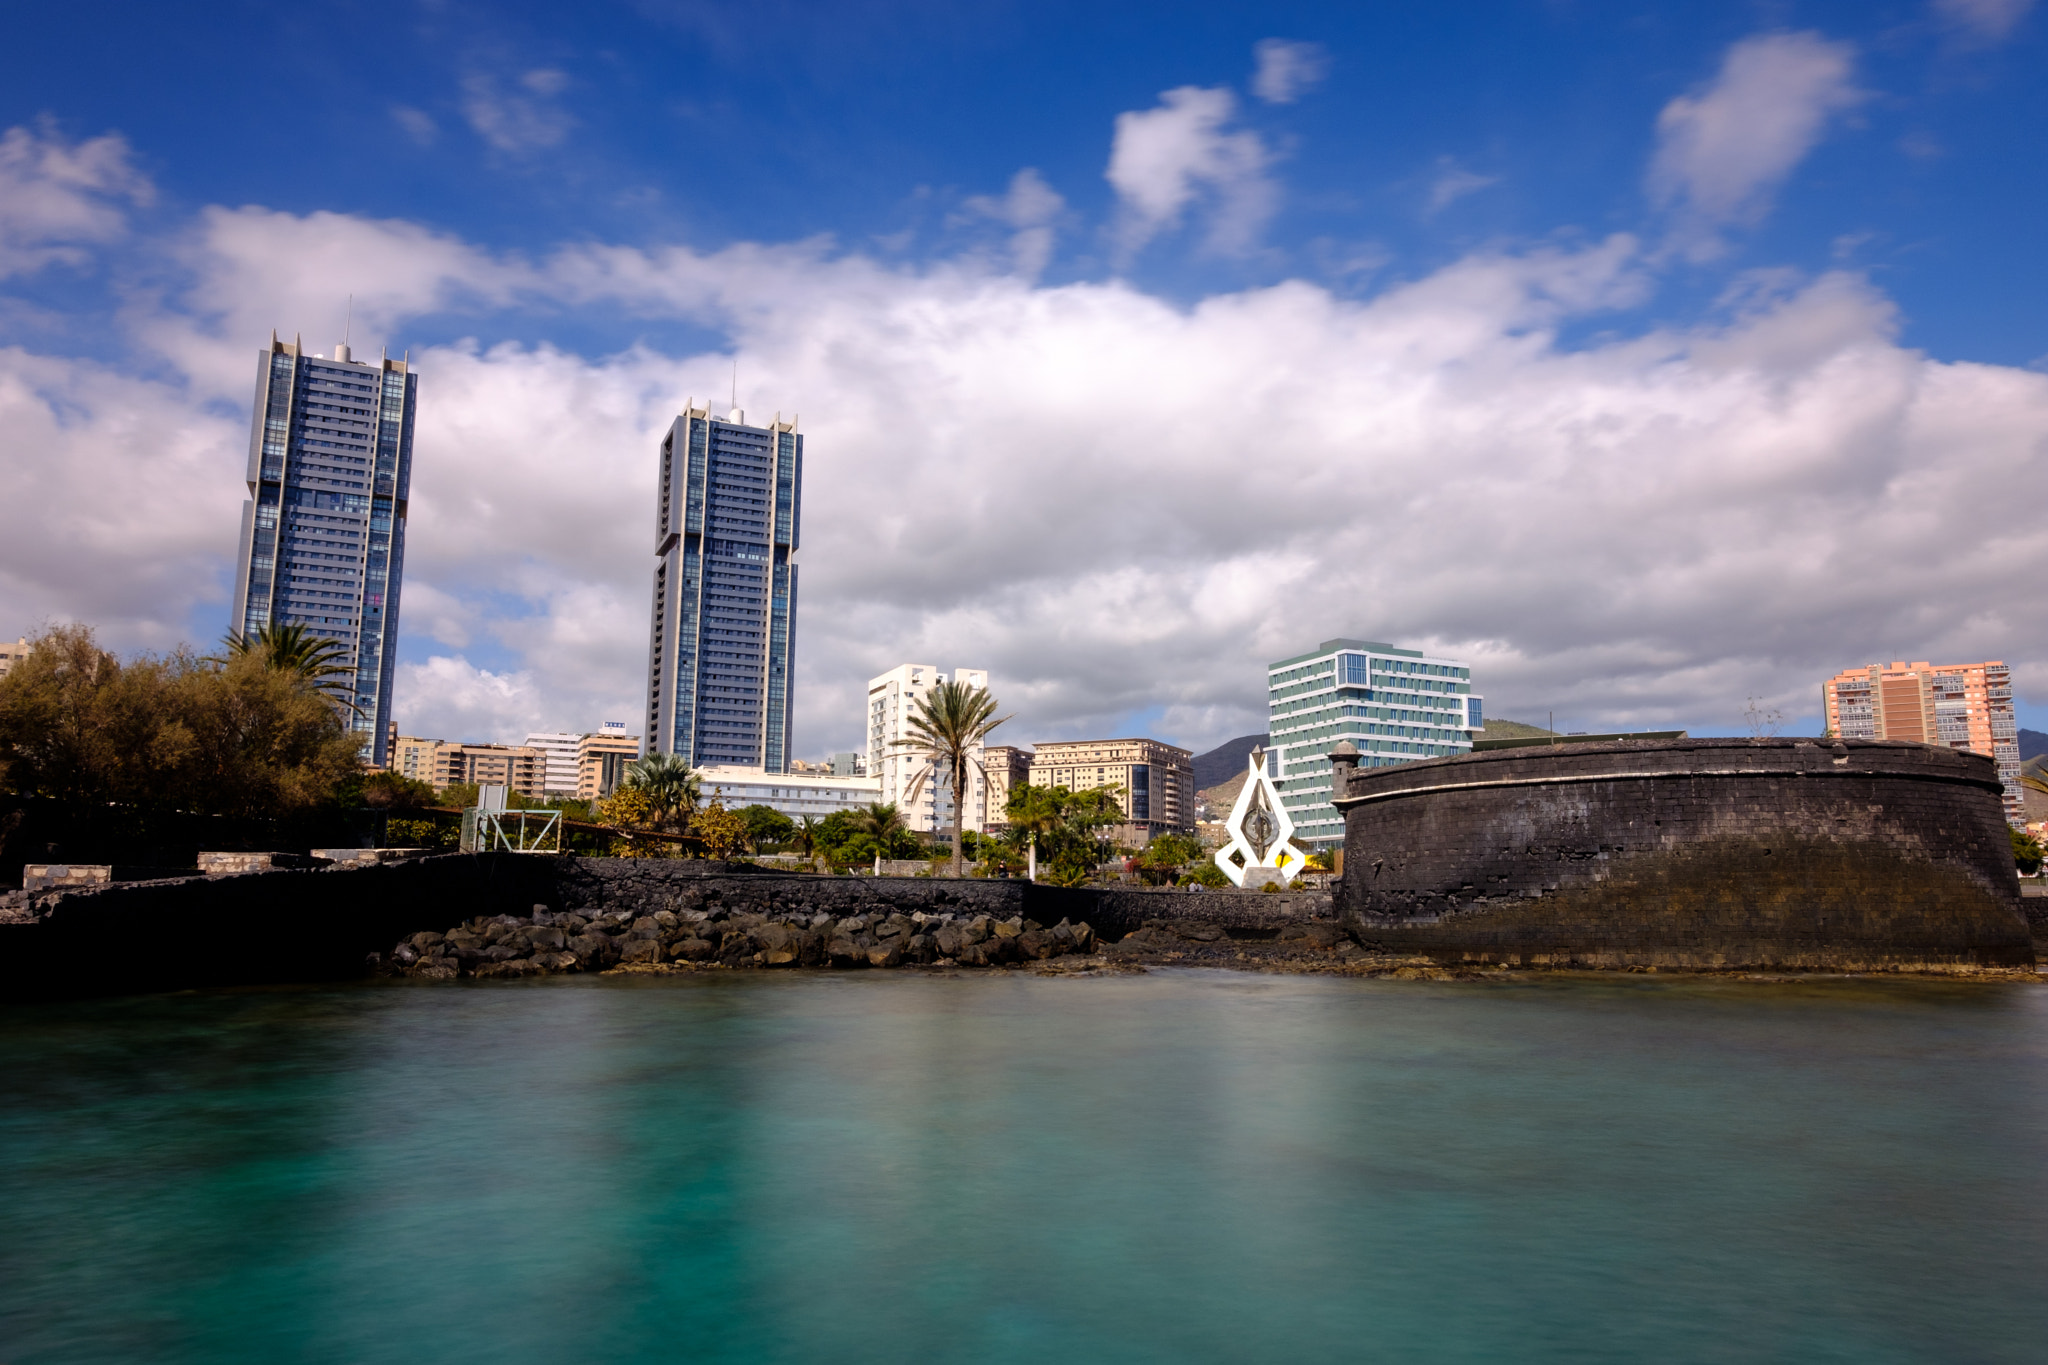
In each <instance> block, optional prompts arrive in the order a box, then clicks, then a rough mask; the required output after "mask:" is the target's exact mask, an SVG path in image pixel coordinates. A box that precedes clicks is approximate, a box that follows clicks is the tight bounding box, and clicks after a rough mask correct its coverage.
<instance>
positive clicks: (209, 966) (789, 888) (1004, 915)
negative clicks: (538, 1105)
mask: <svg viewBox="0 0 2048 1365" xmlns="http://www.w3.org/2000/svg"><path fill="white" fill-rule="evenodd" d="M32 905H33V907H34V909H35V911H36V917H35V918H34V919H33V920H32V921H30V922H23V923H0V1001H6V1000H23V999H50V998H62V997H67V996H84V995H120V994H130V993H138V992H145V991H165V990H183V989H190V988H194V987H204V986H241V985H266V984H282V983H287V982H304V981H336V980H345V979H348V978H351V977H358V976H362V975H364V974H365V973H366V971H367V961H368V959H369V956H370V955H371V954H373V953H387V952H389V951H390V949H391V946H392V944H394V943H396V942H397V941H399V940H400V939H402V938H405V937H407V936H409V935H412V934H416V933H420V932H422V931H429V930H431V931H434V932H437V933H445V932H446V931H447V930H449V929H451V928H453V927H454V926H455V925H457V924H458V923H460V922H462V921H464V920H469V919H474V918H476V917H478V916H490V915H519V916H525V915H530V914H531V912H532V911H533V910H534V909H535V908H536V907H540V908H543V909H546V910H548V911H550V912H560V911H565V910H573V911H586V910H597V911H620V912H626V913H630V914H634V915H642V914H653V913H655V912H657V911H661V910H671V911H683V910H702V909H706V908H710V907H714V906H715V907H717V908H721V909H724V910H728V911H734V912H741V913H764V914H789V913H795V912H802V913H806V914H816V913H824V914H830V915H834V916H847V915H865V914H873V913H875V912H877V911H880V912H883V913H889V912H897V911H900V912H902V913H905V914H908V913H910V912H912V911H918V910H922V911H925V912H927V913H950V914H955V915H959V916H965V917H971V916H973V915H988V916H990V917H992V918H997V919H1008V918H1011V917H1013V916H1019V915H1021V916H1023V917H1025V918H1027V919H1031V920H1034V921H1037V922H1039V923H1043V924H1048V925H1050V924H1055V923H1057V922H1058V921H1059V920H1062V919H1067V920H1070V921H1072V922H1073V923H1076V924H1080V923H1087V924H1090V925H1092V926H1093V927H1094V928H1095V930H1096V931H1097V932H1098V933H1100V934H1102V935H1103V936H1104V937H1106V938H1108V939H1111V940H1115V939H1118V938H1121V937H1123V936H1124V935H1125V934H1127V933H1129V932H1130V931H1132V930H1134V929H1137V928H1139V927H1141V926H1142V925H1144V924H1145V923H1147V922H1148V921H1162V920H1164V921H1181V922H1199V923H1206V924H1214V925H1216V926H1218V927H1220V928H1222V929H1224V930H1226V931H1228V932H1230V933H1232V934H1234V935H1241V936H1246V937H1255V938H1270V937H1275V936H1277V935H1278V933H1279V932H1280V930H1281V929H1282V928H1284V927H1286V926H1288V925H1290V924H1295V923H1300V922H1305V921H1307V920H1310V919H1316V918H1322V919H1327V918H1329V916H1330V914H1331V911H1330V899H1329V897H1328V896H1327V895H1321V894H1316V893H1297V894H1289V895H1272V896H1266V895H1245V894H1242V893H1218V892H1208V893H1189V892H1184V891H1183V892H1173V891H1117V890H1105V889H1101V888H1086V887H1083V888H1071V889H1069V888H1061V887H1054V886H1044V885H1034V884H1032V883H1029V882H1023V881H980V880H966V881H957V882H956V881H950V880H944V879H935V878H922V877H918V878H910V877H882V878H874V877H821V876H806V875H800V874H787V873H774V872H767V871H763V870H760V869H757V868H754V867H750V866H732V865H729V864H725V863H716V862H706V861H702V860H694V859H693V860H671V859H657V858H645V859H643V858H555V857H533V856H525V855H520V854H513V853H487V854H448V855H444V856H440V857H432V858H421V859H418V860H416V861H412V862H403V863H388V864H383V865H381V866H372V867H365V868H360V869H351V870H340V869H320V870H303V871H302V870H290V871H273V872H250V873H244V874H241V875H238V876H227V877H191V878H186V879H183V880H178V881H160V882H140V883H130V884H125V885H117V886H109V887H104V888H95V889H90V890H76V891H66V892H63V893H61V894H59V893H53V894H50V895H47V896H42V897H37V898H35V899H34V901H33V902H32Z"/></svg>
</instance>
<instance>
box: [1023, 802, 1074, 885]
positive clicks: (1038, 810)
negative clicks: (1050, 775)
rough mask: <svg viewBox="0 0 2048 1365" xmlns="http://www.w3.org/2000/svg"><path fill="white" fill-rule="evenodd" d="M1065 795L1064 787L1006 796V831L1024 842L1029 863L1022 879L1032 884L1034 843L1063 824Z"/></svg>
mask: <svg viewBox="0 0 2048 1365" xmlns="http://www.w3.org/2000/svg"><path fill="white" fill-rule="evenodd" d="M1069 794H1070V793H1069V792H1068V791H1067V789H1066V788H1065V787H1031V786H1026V787H1018V788H1016V789H1014V790H1013V791H1011V793H1010V809H1009V812H1008V814H1009V817H1010V829H1011V831H1012V833H1014V834H1015V835H1016V837H1018V838H1019V839H1021V840H1022V841H1023V842H1024V847H1025V849H1026V855H1025V856H1026V857H1027V858H1028V859H1029V861H1028V862H1027V863H1026V864H1025V873H1024V875H1025V876H1027V877H1029V878H1030V879H1031V880H1032V881H1037V880H1038V841H1039V839H1040V838H1042V837H1043V836H1045V835H1048V834H1051V833H1052V832H1053V831H1054V830H1056V829H1058V828H1059V827H1060V826H1061V824H1063V823H1064V822H1065V820H1066V814H1067V799H1066V798H1067V797H1068V796H1069Z"/></svg>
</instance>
